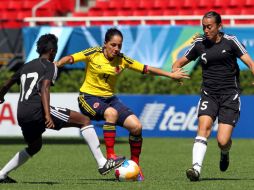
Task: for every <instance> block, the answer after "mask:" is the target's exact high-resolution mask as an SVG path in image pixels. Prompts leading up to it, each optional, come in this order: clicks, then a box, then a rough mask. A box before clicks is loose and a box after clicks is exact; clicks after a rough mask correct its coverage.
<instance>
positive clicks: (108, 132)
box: [103, 122, 116, 158]
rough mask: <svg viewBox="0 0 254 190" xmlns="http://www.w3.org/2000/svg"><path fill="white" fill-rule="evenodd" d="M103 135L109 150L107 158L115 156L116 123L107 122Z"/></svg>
mask: <svg viewBox="0 0 254 190" xmlns="http://www.w3.org/2000/svg"><path fill="white" fill-rule="evenodd" d="M103 135H104V141H105V145H106V150H107V158H110V157H111V155H115V151H114V146H115V138H116V125H115V124H114V123H109V122H105V123H104V125H103Z"/></svg>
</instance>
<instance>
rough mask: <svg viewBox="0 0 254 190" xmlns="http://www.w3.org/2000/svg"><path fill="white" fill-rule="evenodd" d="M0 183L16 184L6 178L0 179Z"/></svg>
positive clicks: (14, 181)
mask: <svg viewBox="0 0 254 190" xmlns="http://www.w3.org/2000/svg"><path fill="white" fill-rule="evenodd" d="M0 183H17V181H16V180H14V179H12V178H10V177H9V176H7V177H6V178H4V179H0Z"/></svg>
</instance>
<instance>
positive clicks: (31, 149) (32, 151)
mask: <svg viewBox="0 0 254 190" xmlns="http://www.w3.org/2000/svg"><path fill="white" fill-rule="evenodd" d="M41 147H42V143H36V144H32V145H28V147H27V148H26V151H27V153H28V154H29V155H30V156H33V155H35V154H36V153H38V152H39V151H40V150H41Z"/></svg>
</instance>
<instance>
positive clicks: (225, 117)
mask: <svg viewBox="0 0 254 190" xmlns="http://www.w3.org/2000/svg"><path fill="white" fill-rule="evenodd" d="M240 106H241V102H240V96H239V94H237V93H236V94H224V95H217V94H208V93H207V92H205V91H202V93H201V99H200V101H199V105H198V117H199V116H202V115H209V116H211V117H212V119H213V121H215V120H216V118H217V117H218V123H224V124H229V125H232V126H235V125H236V123H237V121H238V119H239V117H240Z"/></svg>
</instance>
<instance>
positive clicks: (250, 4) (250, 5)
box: [243, 0, 254, 7]
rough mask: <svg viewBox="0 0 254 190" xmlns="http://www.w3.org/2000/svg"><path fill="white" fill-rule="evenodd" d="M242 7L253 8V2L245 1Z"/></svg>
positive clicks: (250, 0)
mask: <svg viewBox="0 0 254 190" xmlns="http://www.w3.org/2000/svg"><path fill="white" fill-rule="evenodd" d="M243 5H244V7H254V0H245V1H244V4H243Z"/></svg>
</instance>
